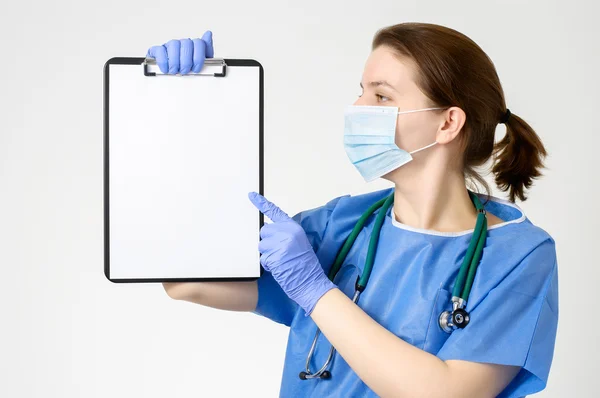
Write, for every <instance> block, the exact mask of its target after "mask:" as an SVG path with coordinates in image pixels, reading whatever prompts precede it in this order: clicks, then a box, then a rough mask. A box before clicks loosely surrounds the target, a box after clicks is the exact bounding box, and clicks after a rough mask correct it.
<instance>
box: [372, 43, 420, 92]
mask: <svg viewBox="0 0 600 398" xmlns="http://www.w3.org/2000/svg"><path fill="white" fill-rule="evenodd" d="M415 71H416V66H415V64H414V62H413V61H412V60H411V59H410V58H408V57H405V56H402V55H399V54H397V53H395V52H394V51H393V50H392V49H391V48H389V47H386V46H379V47H377V48H376V49H375V50H373V51H372V52H371V54H369V58H367V62H366V64H365V69H364V71H363V76H362V82H363V84H368V83H369V82H372V81H387V82H388V83H390V84H391V85H392V86H394V87H395V88H396V89H397V90H398V91H400V92H406V91H408V90H409V89H413V88H416V85H415V83H414V76H415Z"/></svg>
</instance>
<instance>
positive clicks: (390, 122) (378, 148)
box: [344, 105, 444, 182]
mask: <svg viewBox="0 0 600 398" xmlns="http://www.w3.org/2000/svg"><path fill="white" fill-rule="evenodd" d="M435 109H444V108H424V109H416V110H411V111H403V112H398V108H397V107H394V106H363V105H349V106H347V107H346V110H345V113H344V119H345V122H344V149H345V150H346V154H347V155H348V158H349V159H350V161H351V162H352V164H353V165H354V166H355V167H356V169H357V170H358V171H359V173H360V174H361V175H362V176H363V178H364V179H365V181H367V182H370V181H373V180H375V179H377V178H379V177H381V176H383V175H385V174H387V173H389V172H390V171H392V170H395V169H397V168H398V167H400V166H403V165H405V164H406V163H408V162H410V161H411V160H412V159H413V158H412V156H411V155H412V154H413V153H416V152H419V151H422V150H423V149H427V148H429V147H432V146H434V145H435V144H437V142H434V143H432V144H429V145H427V146H424V147H423V148H419V149H417V150H414V151H412V152H407V151H405V150H403V149H400V148H398V146H397V145H396V141H395V140H396V120H397V119H398V115H402V114H406V113H414V112H423V111H431V110H435Z"/></svg>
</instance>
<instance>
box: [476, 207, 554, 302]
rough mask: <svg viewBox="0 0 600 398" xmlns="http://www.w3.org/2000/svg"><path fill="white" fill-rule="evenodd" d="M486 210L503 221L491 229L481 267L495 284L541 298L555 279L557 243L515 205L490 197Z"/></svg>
mask: <svg viewBox="0 0 600 398" xmlns="http://www.w3.org/2000/svg"><path fill="white" fill-rule="evenodd" d="M485 207H486V210H489V212H490V213H492V214H495V215H496V216H498V217H499V218H501V219H502V220H503V221H502V222H501V223H500V224H496V225H493V226H491V227H489V230H488V238H487V242H486V246H485V248H484V251H483V253H484V254H483V255H484V257H483V258H482V264H481V265H482V267H483V268H484V269H486V271H487V272H488V273H489V274H490V276H491V275H495V276H496V278H494V279H495V283H496V284H498V285H505V286H506V287H507V288H509V290H513V291H519V292H520V293H524V294H527V295H530V296H539V295H540V293H542V292H543V291H545V289H546V288H547V285H548V283H550V281H551V280H552V279H556V274H557V255H556V242H555V241H554V239H553V238H552V236H551V235H550V234H549V233H548V232H547V231H546V230H544V229H543V228H542V227H540V226H538V225H535V224H534V223H533V222H532V221H531V220H530V219H529V218H528V217H527V216H526V214H525V212H524V211H523V210H522V209H521V208H520V207H519V206H517V205H516V204H514V203H512V202H509V201H506V200H503V199H499V198H495V197H490V198H489V201H488V202H487V203H486V204H485ZM486 251H487V253H486Z"/></svg>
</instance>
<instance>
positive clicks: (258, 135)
mask: <svg viewBox="0 0 600 398" xmlns="http://www.w3.org/2000/svg"><path fill="white" fill-rule="evenodd" d="M263 98H264V72H263V68H262V65H261V64H260V63H259V62H257V61H256V60H252V59H220V58H217V59H213V58H209V59H207V60H206V62H205V65H204V66H203V68H202V70H201V71H200V72H199V73H195V74H194V73H191V74H189V75H184V76H181V75H168V74H163V73H161V72H160V69H159V68H158V66H157V65H156V63H155V61H154V60H153V59H148V58H143V57H142V58H140V57H133V58H126V57H117V58H111V59H109V60H108V61H107V62H106V63H105V65H104V274H105V276H106V278H107V279H108V280H109V281H111V282H115V283H140V282H201V281H250V280H256V279H257V278H258V277H260V275H261V274H262V272H263V270H262V267H261V265H260V253H259V252H258V242H259V241H260V228H261V227H262V226H263V224H264V218H263V215H262V214H261V213H260V212H259V211H258V210H257V209H256V208H254V206H253V205H252V203H251V202H250V200H249V199H248V192H250V191H256V192H259V193H261V194H263V186H264V177H263V148H264V143H263V129H264V105H263Z"/></svg>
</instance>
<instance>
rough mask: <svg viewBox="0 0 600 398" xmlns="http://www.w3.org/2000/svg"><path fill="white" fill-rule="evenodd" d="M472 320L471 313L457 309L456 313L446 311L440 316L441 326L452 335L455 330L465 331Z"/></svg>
mask: <svg viewBox="0 0 600 398" xmlns="http://www.w3.org/2000/svg"><path fill="white" fill-rule="evenodd" d="M470 320H471V317H470V316H469V313H468V312H467V311H465V310H464V309H463V308H457V309H455V310H454V311H444V312H442V313H441V314H440V318H439V324H440V327H441V328H442V330H443V331H444V332H446V333H452V331H453V330H455V329H463V328H465V327H466V326H467V325H468V324H469V321H470Z"/></svg>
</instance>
